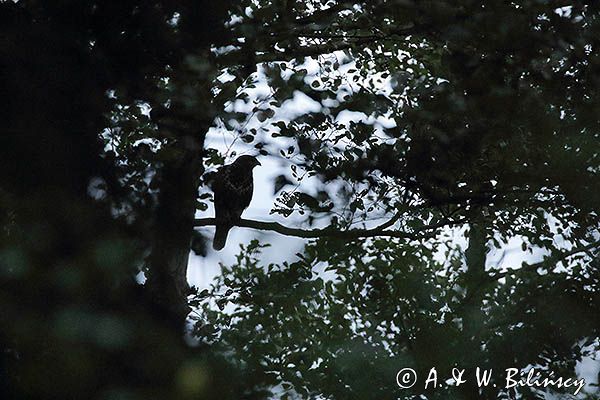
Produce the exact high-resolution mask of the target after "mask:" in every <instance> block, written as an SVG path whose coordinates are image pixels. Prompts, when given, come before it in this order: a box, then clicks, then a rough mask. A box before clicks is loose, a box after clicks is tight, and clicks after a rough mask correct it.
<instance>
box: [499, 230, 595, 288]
mask: <svg viewBox="0 0 600 400" xmlns="http://www.w3.org/2000/svg"><path fill="white" fill-rule="evenodd" d="M598 247H600V240H598V241H596V242H593V243H590V244H588V245H586V246H581V247H576V248H574V249H572V250H569V251H563V252H560V253H559V254H557V255H555V256H550V257H546V258H545V259H544V260H542V261H540V262H537V263H535V264H528V265H527V266H526V267H525V268H526V269H527V270H535V269H537V268H538V267H541V266H543V265H544V264H546V263H548V262H549V261H550V262H554V263H556V264H557V263H559V262H561V261H564V260H566V259H567V258H569V257H571V256H574V255H575V254H577V253H586V252H588V251H590V250H593V249H596V248H598ZM522 270H523V268H519V269H512V270H509V271H504V272H498V273H497V274H493V275H491V276H490V277H489V279H490V280H491V281H497V280H498V279H502V278H504V277H506V276H507V275H512V274H515V273H518V272H519V271H522Z"/></svg>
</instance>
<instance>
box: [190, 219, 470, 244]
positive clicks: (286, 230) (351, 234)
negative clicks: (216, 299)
mask: <svg viewBox="0 0 600 400" xmlns="http://www.w3.org/2000/svg"><path fill="white" fill-rule="evenodd" d="M395 218H396V217H394V218H392V220H391V221H393V222H391V223H390V222H386V223H384V224H382V225H380V226H379V227H377V228H373V229H348V230H339V229H334V228H330V227H328V228H315V229H299V228H290V227H288V226H285V225H281V224H280V223H278V222H265V221H255V220H250V219H241V220H240V221H239V223H238V224H237V226H239V227H243V228H252V229H258V230H262V231H272V232H277V233H280V234H282V235H286V236H294V237H300V238H307V239H310V238H320V237H336V238H340V239H358V238H367V237H393V238H400V239H413V240H418V239H424V238H430V237H434V236H435V235H436V230H437V229H439V228H441V227H444V226H452V225H457V224H461V223H463V222H464V221H462V220H458V221H442V222H440V223H438V224H434V225H425V226H423V227H421V228H418V229H415V230H413V231H412V232H403V231H397V230H391V229H387V228H388V226H389V225H391V224H393V223H394V222H396V221H397V219H396V220H394V219H395ZM388 224H389V225H388ZM194 225H195V226H196V227H201V226H214V225H215V219H214V218H198V219H196V221H195V223H194Z"/></svg>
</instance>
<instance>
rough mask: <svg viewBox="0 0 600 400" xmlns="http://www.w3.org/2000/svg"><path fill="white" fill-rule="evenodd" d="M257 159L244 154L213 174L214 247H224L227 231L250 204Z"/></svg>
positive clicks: (218, 248) (237, 221)
mask: <svg viewBox="0 0 600 400" xmlns="http://www.w3.org/2000/svg"><path fill="white" fill-rule="evenodd" d="M257 165H261V164H260V162H259V161H258V160H257V159H256V157H254V156H249V155H243V156H240V157H238V158H237V159H236V160H235V161H234V162H233V163H231V164H229V165H224V166H222V167H221V168H220V169H219V170H218V171H217V173H216V174H215V177H214V181H213V185H212V187H213V192H214V194H215V196H214V199H215V227H216V231H215V238H214V240H213V249H215V250H221V249H222V248H223V247H225V242H226V241H227V234H228V233H229V230H230V229H231V228H232V227H233V226H235V225H236V224H238V223H239V221H240V218H241V216H242V212H243V211H244V210H245V209H246V208H247V207H248V205H250V201H251V200H252V192H253V190H254V184H253V177H252V170H253V169H254V167H256V166H257Z"/></svg>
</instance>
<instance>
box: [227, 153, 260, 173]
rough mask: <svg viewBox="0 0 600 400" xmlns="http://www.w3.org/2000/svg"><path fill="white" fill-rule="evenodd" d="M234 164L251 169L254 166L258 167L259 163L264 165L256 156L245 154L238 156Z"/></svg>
mask: <svg viewBox="0 0 600 400" xmlns="http://www.w3.org/2000/svg"><path fill="white" fill-rule="evenodd" d="M234 164H236V166H238V167H240V168H244V169H246V168H247V169H250V170H252V168H254V167H256V166H257V165H262V164H261V163H260V161H258V159H257V158H256V157H254V156H249V155H243V156H240V157H238V158H237V160H235V162H234Z"/></svg>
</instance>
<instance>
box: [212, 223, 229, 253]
mask: <svg viewBox="0 0 600 400" xmlns="http://www.w3.org/2000/svg"><path fill="white" fill-rule="evenodd" d="M230 229H231V226H229V225H217V229H216V231H215V238H214V239H213V249H215V250H221V249H222V248H223V247H225V242H226V241H227V234H228V233H229V230H230Z"/></svg>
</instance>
